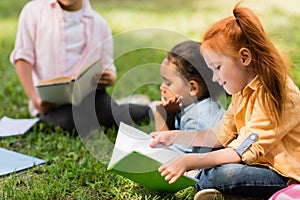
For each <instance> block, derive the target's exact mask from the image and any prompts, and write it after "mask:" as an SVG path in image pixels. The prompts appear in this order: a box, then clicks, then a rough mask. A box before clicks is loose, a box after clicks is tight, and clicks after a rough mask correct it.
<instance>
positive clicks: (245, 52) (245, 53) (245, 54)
mask: <svg viewBox="0 0 300 200" xmlns="http://www.w3.org/2000/svg"><path fill="white" fill-rule="evenodd" d="M239 55H240V56H241V60H242V64H243V65H244V67H247V66H249V65H250V63H251V61H252V54H251V52H250V50H249V49H247V48H244V47H243V48H241V49H240V51H239Z"/></svg>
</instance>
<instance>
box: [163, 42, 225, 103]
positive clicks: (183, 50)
mask: <svg viewBox="0 0 300 200" xmlns="http://www.w3.org/2000/svg"><path fill="white" fill-rule="evenodd" d="M200 47H201V43H200V42H196V41H192V40H187V41H184V42H181V43H179V44H177V45H176V46H174V47H173V48H172V49H171V51H170V52H168V55H167V59H168V62H170V63H172V64H173V65H175V66H176V69H177V71H178V72H179V73H180V74H181V75H182V76H183V77H184V78H185V79H186V80H187V81H191V80H194V81H196V82H197V83H198V84H199V86H200V87H201V93H202V97H201V98H202V99H203V98H208V97H211V98H212V99H216V98H217V97H218V96H219V95H220V94H221V92H222V91H224V90H223V88H222V87H220V86H219V85H218V84H216V83H214V82H212V72H211V70H209V68H208V67H207V65H206V63H205V61H204V59H203V57H202V55H201V54H200Z"/></svg>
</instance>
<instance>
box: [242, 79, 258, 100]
mask: <svg viewBox="0 0 300 200" xmlns="http://www.w3.org/2000/svg"><path fill="white" fill-rule="evenodd" d="M260 85H261V82H260V80H259V78H258V75H256V76H255V77H254V78H253V80H252V81H251V82H250V83H249V84H248V85H246V87H245V88H244V89H243V90H242V91H241V95H242V96H245V95H247V94H249V93H252V92H253V91H255V90H257V89H258V87H259V86H260Z"/></svg>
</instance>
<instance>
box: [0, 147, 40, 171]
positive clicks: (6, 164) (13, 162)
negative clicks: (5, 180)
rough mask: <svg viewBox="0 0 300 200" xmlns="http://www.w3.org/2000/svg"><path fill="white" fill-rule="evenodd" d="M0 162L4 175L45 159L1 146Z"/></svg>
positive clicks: (38, 163) (32, 165) (0, 168)
mask: <svg viewBox="0 0 300 200" xmlns="http://www.w3.org/2000/svg"><path fill="white" fill-rule="evenodd" d="M0 163H1V164H0V176H3V175H7V174H10V173H14V172H19V171H22V170H25V169H28V168H31V167H34V166H36V165H40V164H43V163H45V160H42V159H39V158H36V157H32V156H28V155H25V154H21V153H18V152H15V151H10V150H7V149H4V148H0Z"/></svg>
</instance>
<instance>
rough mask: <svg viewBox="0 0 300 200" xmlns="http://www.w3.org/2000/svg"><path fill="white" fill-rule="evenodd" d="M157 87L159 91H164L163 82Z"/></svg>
mask: <svg viewBox="0 0 300 200" xmlns="http://www.w3.org/2000/svg"><path fill="white" fill-rule="evenodd" d="M159 89H160V91H162V92H163V91H165V88H164V86H163V84H161V85H160V87H159Z"/></svg>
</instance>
